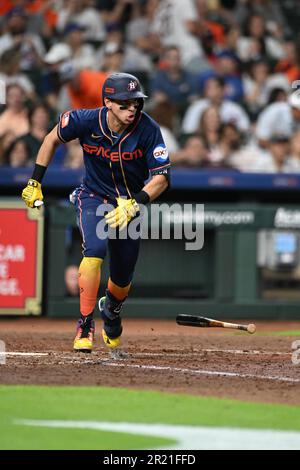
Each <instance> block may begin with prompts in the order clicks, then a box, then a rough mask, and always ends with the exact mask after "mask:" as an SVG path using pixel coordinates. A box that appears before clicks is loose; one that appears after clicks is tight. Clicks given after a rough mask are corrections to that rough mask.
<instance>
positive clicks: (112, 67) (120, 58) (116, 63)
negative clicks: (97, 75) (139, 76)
mask: <svg viewBox="0 0 300 470" xmlns="http://www.w3.org/2000/svg"><path fill="white" fill-rule="evenodd" d="M102 52H103V55H102V58H101V61H100V62H99V64H100V69H101V70H102V71H103V72H105V73H106V74H107V75H110V74H111V73H116V72H120V71H121V70H124V67H123V64H124V49H122V47H121V46H120V45H118V44H117V43H109V44H105V46H104V48H103V51H102Z"/></svg>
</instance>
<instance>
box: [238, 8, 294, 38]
mask: <svg viewBox="0 0 300 470" xmlns="http://www.w3.org/2000/svg"><path fill="white" fill-rule="evenodd" d="M296 1H298V0H296ZM231 3H232V2H231ZM234 3H235V6H234V10H233V18H234V20H235V22H237V23H239V24H242V23H245V21H246V20H247V18H249V16H250V15H252V14H254V13H255V14H257V15H259V16H260V17H261V18H262V20H263V21H264V23H265V25H266V29H267V30H268V31H269V32H270V33H272V34H273V35H274V36H275V37H278V36H280V34H281V32H282V31H289V28H288V25H287V21H286V18H285V16H284V14H283V11H282V6H281V4H282V3H284V2H281V1H279V0H243V1H235V2H234ZM292 3H293V0H290V1H289V4H292Z"/></svg>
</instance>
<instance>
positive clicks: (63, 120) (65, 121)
mask: <svg viewBox="0 0 300 470" xmlns="http://www.w3.org/2000/svg"><path fill="white" fill-rule="evenodd" d="M69 121H70V111H67V112H66V113H64V114H63V115H62V118H61V127H62V129H64V128H65V127H67V125H68V124H69Z"/></svg>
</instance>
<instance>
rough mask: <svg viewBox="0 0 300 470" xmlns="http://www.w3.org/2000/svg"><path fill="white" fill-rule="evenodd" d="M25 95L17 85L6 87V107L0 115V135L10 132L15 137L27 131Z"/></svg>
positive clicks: (27, 120)
mask: <svg viewBox="0 0 300 470" xmlns="http://www.w3.org/2000/svg"><path fill="white" fill-rule="evenodd" d="M25 99H26V95H25V93H24V90H23V88H21V87H20V86H19V85H17V84H15V85H9V86H8V87H7V89H6V107H5V110H4V112H3V113H2V114H1V115H0V137H2V136H3V135H4V134H6V133H7V132H12V133H13V134H14V136H15V137H19V136H21V135H24V134H27V132H28V131H29V119H28V110H27V108H26V105H25Z"/></svg>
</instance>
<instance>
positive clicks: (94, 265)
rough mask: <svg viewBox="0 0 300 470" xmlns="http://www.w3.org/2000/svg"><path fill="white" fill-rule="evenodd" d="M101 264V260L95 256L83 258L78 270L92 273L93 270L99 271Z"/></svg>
mask: <svg viewBox="0 0 300 470" xmlns="http://www.w3.org/2000/svg"><path fill="white" fill-rule="evenodd" d="M102 263H103V259H102V258H100V257H97V256H85V257H84V258H83V259H82V261H81V263H80V267H79V270H80V271H82V270H88V271H94V270H100V268H101V265H102Z"/></svg>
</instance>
